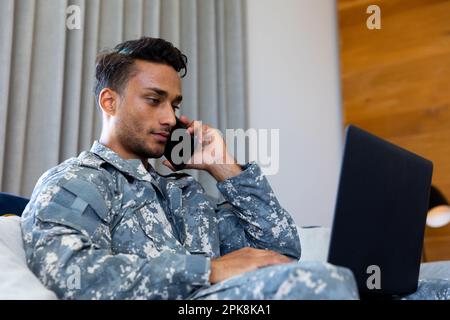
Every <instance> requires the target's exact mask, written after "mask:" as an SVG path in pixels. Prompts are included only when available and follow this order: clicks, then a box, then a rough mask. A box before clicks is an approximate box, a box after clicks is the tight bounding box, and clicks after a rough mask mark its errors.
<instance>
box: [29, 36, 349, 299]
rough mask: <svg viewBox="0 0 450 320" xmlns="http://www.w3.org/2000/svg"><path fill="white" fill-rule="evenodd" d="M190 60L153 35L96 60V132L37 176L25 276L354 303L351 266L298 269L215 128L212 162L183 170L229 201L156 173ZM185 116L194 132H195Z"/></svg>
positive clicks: (96, 292)
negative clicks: (154, 161)
mask: <svg viewBox="0 0 450 320" xmlns="http://www.w3.org/2000/svg"><path fill="white" fill-rule="evenodd" d="M186 61H187V59H186V57H185V56H184V55H183V54H182V53H181V52H180V51H179V50H178V49H177V48H175V47H173V45H172V44H171V43H169V42H167V41H165V40H162V39H153V38H142V39H140V40H134V41H127V42H124V43H122V44H120V45H118V46H117V47H116V48H115V50H113V51H112V52H109V53H104V54H101V55H100V56H99V57H98V59H97V66H96V85H95V95H96V99H97V103H98V106H99V107H100V109H101V111H102V116H103V119H102V120H103V128H102V133H101V136H100V139H99V141H98V142H97V141H96V142H94V144H93V146H92V148H91V150H90V151H89V152H83V153H81V154H80V155H79V156H78V157H77V158H71V159H68V160H66V161H65V162H63V163H62V164H60V165H58V166H56V167H55V168H53V169H51V170H49V171H48V172H47V173H45V174H44V175H43V176H42V177H41V178H40V180H39V181H38V183H37V185H36V187H35V190H34V192H33V195H32V198H31V201H30V203H29V205H28V206H27V208H26V210H25V212H24V214H23V220H22V231H23V237H24V245H25V250H26V256H27V261H28V264H29V266H30V268H31V270H32V271H33V272H34V273H35V274H36V275H37V276H38V277H39V278H40V280H41V281H42V282H43V283H44V284H45V285H46V286H47V287H48V288H50V289H51V290H53V291H54V292H55V293H56V294H57V295H58V297H60V298H65V299H73V298H81V299H183V298H195V299H202V298H205V299H207V298H234V299H260V298H265V299H267V298H280V299H282V298H287V299H297V298H308V297H319V298H327V297H332V298H355V297H357V294H356V289H355V285H354V282H352V281H353V280H352V276H351V273H350V272H349V271H348V270H346V269H341V268H335V267H332V266H329V265H323V266H320V267H319V268H313V267H311V266H308V265H304V266H301V265H300V264H298V263H296V260H298V259H299V258H300V242H299V237H298V234H297V229H296V227H295V224H294V221H293V220H292V218H291V217H290V215H289V214H288V213H287V212H286V211H285V210H284V209H283V208H282V207H281V206H280V205H279V203H278V201H277V199H276V197H275V195H274V194H273V192H272V189H271V188H270V186H269V184H268V182H267V180H266V178H265V177H264V176H262V174H261V171H260V168H259V167H258V165H257V164H255V163H249V164H246V165H244V166H240V165H238V164H237V163H236V161H235V160H234V159H233V157H232V156H231V155H229V154H228V152H227V151H226V146H225V143H224V141H223V139H222V137H221V136H220V134H219V133H218V132H217V131H216V130H215V129H213V128H210V127H208V126H206V125H204V126H202V127H201V128H200V131H199V134H198V139H199V140H200V141H199V142H201V144H200V145H202V147H201V148H198V149H196V150H195V153H194V155H193V157H192V158H196V159H198V158H202V155H205V158H206V155H208V156H209V157H210V156H211V154H212V153H211V149H214V150H216V151H217V152H216V153H215V156H213V159H210V160H211V161H208V163H196V162H195V161H192V163H191V164H188V165H187V167H186V168H189V169H198V170H204V171H207V172H208V173H209V174H211V175H212V176H213V177H214V178H215V179H216V180H217V188H218V189H219V190H220V192H221V193H222V195H223V196H224V199H226V201H225V202H224V203H221V204H219V205H217V206H216V205H214V204H213V203H212V202H211V200H209V199H208V198H207V197H206V196H205V193H204V190H203V189H202V187H201V186H200V185H199V184H198V183H197V182H196V181H195V180H194V179H193V178H192V177H191V176H188V175H186V174H177V173H174V174H171V175H167V176H162V175H159V174H158V173H157V172H155V170H154V169H153V168H152V167H151V165H150V164H149V162H148V159H149V158H159V157H161V156H162V155H163V152H164V149H165V144H166V142H167V139H168V137H169V132H170V130H171V128H172V127H173V126H174V125H175V123H176V118H175V109H177V108H179V107H180V103H181V100H182V95H181V80H180V75H179V73H180V72H183V75H184V74H185V72H186ZM180 121H181V122H182V123H184V124H185V125H186V126H187V127H188V132H189V133H190V134H193V133H194V127H196V125H197V126H198V122H196V121H190V120H189V119H188V118H186V117H181V118H180ZM216 160H225V161H216ZM164 163H165V164H166V165H167V166H168V167H169V168H171V165H170V163H169V162H167V161H165V162H164ZM311 268H313V269H315V271H314V273H312V272H311V270H310V269H311ZM324 277H327V279H325V278H324ZM324 279H325V280H324ZM348 283H350V285H348Z"/></svg>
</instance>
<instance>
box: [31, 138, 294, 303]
mask: <svg viewBox="0 0 450 320" xmlns="http://www.w3.org/2000/svg"><path fill="white" fill-rule="evenodd" d="M243 169H244V170H243V172H242V173H240V174H239V175H238V176H235V177H232V178H230V179H227V180H225V181H222V182H219V183H217V188H218V189H219V190H220V192H221V193H222V195H223V197H224V199H225V200H226V201H225V202H222V203H220V204H217V205H216V204H215V203H213V202H212V201H211V200H210V199H209V198H208V197H207V196H206V195H205V193H204V190H203V188H202V187H201V185H200V184H199V183H198V182H197V181H196V180H195V179H194V178H193V177H191V176H189V175H187V174H180V173H174V174H170V175H166V176H162V175H159V174H158V173H157V172H156V171H155V170H154V169H153V168H151V167H150V169H149V170H148V171H147V170H146V169H145V167H144V165H143V164H142V162H141V161H140V160H137V159H133V160H124V159H122V158H120V157H119V155H118V154H116V153H115V152H113V151H112V150H110V149H108V148H107V147H105V146H103V145H101V144H100V143H98V142H95V143H94V145H93V146H92V148H91V150H90V152H87V151H85V152H82V153H81V154H80V155H79V156H78V157H77V158H71V159H68V160H66V161H65V162H63V163H61V164H60V165H58V166H56V167H54V168H52V169H50V170H49V171H47V172H46V173H45V174H44V175H43V176H42V177H41V178H40V179H39V181H38V183H37V185H36V187H35V189H34V191H33V194H32V197H31V201H30V203H29V204H28V206H27V207H26V209H25V211H24V213H23V215H22V234H23V239H24V247H25V251H26V257H27V263H28V265H29V267H30V269H31V270H32V271H33V272H34V273H35V275H36V276H37V277H38V278H39V279H40V280H41V281H42V282H43V283H44V285H46V286H47V287H48V288H49V289H51V290H53V291H54V292H55V293H56V294H57V295H58V297H60V298H64V299H180V298H181V299H182V298H187V297H189V296H190V295H192V294H194V293H195V292H196V291H197V290H199V289H202V288H206V287H208V286H210V283H209V274H210V261H211V259H212V258H216V257H219V256H221V255H223V254H226V253H229V252H231V251H234V250H236V249H239V248H242V247H245V246H251V247H255V248H267V249H271V250H275V251H277V252H280V253H282V254H285V255H287V256H290V257H294V258H297V259H299V257H300V241H299V237H298V234H297V229H296V227H295V224H294V222H293V220H292V218H291V217H290V215H289V214H288V213H287V212H286V211H285V210H284V209H283V208H282V207H281V206H280V205H279V203H278V201H277V199H276V197H275V195H274V193H273V191H272V189H271V188H270V186H269V183H268V181H267V180H266V178H265V177H264V176H263V175H262V174H261V171H260V168H259V167H258V165H257V164H255V163H249V164H247V165H245V166H243Z"/></svg>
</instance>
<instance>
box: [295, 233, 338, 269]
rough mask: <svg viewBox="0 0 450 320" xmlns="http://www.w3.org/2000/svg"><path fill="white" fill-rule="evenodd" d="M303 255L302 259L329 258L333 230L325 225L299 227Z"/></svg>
mask: <svg viewBox="0 0 450 320" xmlns="http://www.w3.org/2000/svg"><path fill="white" fill-rule="evenodd" d="M298 233H299V236H300V244H301V246H302V255H301V257H300V261H322V262H326V261H327V258H328V246H329V243H330V233H331V230H330V229H329V228H325V227H298Z"/></svg>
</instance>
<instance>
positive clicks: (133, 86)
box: [113, 60, 182, 159]
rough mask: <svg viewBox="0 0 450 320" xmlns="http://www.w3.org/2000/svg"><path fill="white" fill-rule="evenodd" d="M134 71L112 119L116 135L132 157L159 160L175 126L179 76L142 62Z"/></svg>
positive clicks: (153, 64)
mask: <svg viewBox="0 0 450 320" xmlns="http://www.w3.org/2000/svg"><path fill="white" fill-rule="evenodd" d="M135 68H136V72H135V73H134V75H132V76H131V77H130V78H129V80H128V83H127V85H126V87H125V88H124V90H123V92H122V99H121V101H120V103H119V107H118V108H117V113H116V115H115V116H114V117H113V130H114V131H115V132H114V134H115V136H116V138H117V142H118V143H119V144H120V147H121V148H122V149H123V150H124V151H126V152H127V154H128V155H129V156H130V157H133V158H140V159H146V158H159V157H161V156H162V155H163V153H164V147H165V144H166V141H167V140H168V139H169V131H170V129H171V128H172V127H173V126H174V125H175V123H176V119H175V109H176V108H178V106H179V105H180V102H181V99H182V97H181V80H180V76H179V75H178V73H177V72H176V71H175V70H174V69H173V68H172V67H171V66H167V65H164V64H159V63H152V62H147V61H143V60H136V61H135Z"/></svg>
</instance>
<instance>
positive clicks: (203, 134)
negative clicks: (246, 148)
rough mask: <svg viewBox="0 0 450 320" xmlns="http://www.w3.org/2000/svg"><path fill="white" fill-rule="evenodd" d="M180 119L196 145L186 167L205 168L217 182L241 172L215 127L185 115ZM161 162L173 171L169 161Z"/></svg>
mask: <svg viewBox="0 0 450 320" xmlns="http://www.w3.org/2000/svg"><path fill="white" fill-rule="evenodd" d="M180 121H181V122H182V123H183V124H184V125H186V126H187V128H188V129H187V131H188V132H189V134H191V135H194V139H195V140H196V145H197V147H196V149H195V150H194V154H193V155H192V157H191V159H190V160H189V162H188V163H187V164H186V167H185V168H186V169H198V170H205V171H207V172H209V174H211V175H212V176H213V177H214V178H215V179H216V180H217V181H219V182H220V181H223V180H225V179H228V178H231V177H234V176H236V175H238V174H239V173H241V172H242V169H241V167H240V166H239V165H238V164H237V162H236V160H235V159H234V157H233V156H231V155H230V154H229V153H228V150H227V146H226V144H225V141H224V140H223V138H222V135H221V134H220V132H219V131H218V130H217V129H214V128H211V127H209V126H207V125H205V124H203V125H202V124H201V122H200V121H190V120H189V119H188V118H187V117H186V116H181V117H180ZM163 164H164V165H165V166H167V167H168V168H169V169H171V170H173V171H175V169H174V168H173V167H172V165H171V164H170V162H169V161H167V160H164V161H163Z"/></svg>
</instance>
